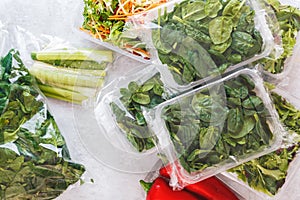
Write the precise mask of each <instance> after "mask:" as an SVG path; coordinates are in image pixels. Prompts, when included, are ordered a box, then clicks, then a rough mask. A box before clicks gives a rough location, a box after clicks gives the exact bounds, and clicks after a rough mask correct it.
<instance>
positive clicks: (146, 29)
mask: <svg viewBox="0 0 300 200" xmlns="http://www.w3.org/2000/svg"><path fill="white" fill-rule="evenodd" d="M183 2H186V1H182V0H174V1H171V2H168V3H166V4H164V5H162V6H160V7H157V8H155V9H152V10H150V11H149V12H147V13H143V14H142V15H137V16H133V17H131V18H130V20H129V21H130V24H131V26H129V27H130V28H131V29H136V32H137V34H138V35H140V38H141V39H142V41H144V42H145V43H146V44H147V45H148V49H149V51H150V54H151V56H152V57H151V58H152V60H153V62H154V63H157V64H159V65H162V66H164V67H163V69H161V70H162V71H163V75H166V74H168V73H169V74H172V75H173V76H172V77H173V80H172V81H173V84H174V85H176V84H177V87H178V88H179V89H180V90H182V91H183V90H188V89H190V88H192V87H194V86H195V85H198V84H202V83H204V82H206V80H207V78H212V77H216V76H220V75H221V74H223V73H224V72H230V71H232V70H235V69H238V68H240V67H242V66H245V65H247V64H249V63H253V62H254V61H257V60H258V59H261V58H264V57H266V56H268V55H269V54H270V53H271V51H272V50H273V47H274V38H273V35H272V32H271V30H270V27H269V26H271V25H270V24H268V23H270V22H271V21H270V20H269V18H267V15H268V12H267V11H266V9H265V8H264V7H263V5H262V4H261V2H260V1H257V0H247V1H245V2H244V3H245V6H246V7H247V8H248V9H250V10H252V11H254V14H253V13H252V14H253V16H251V15H250V14H249V15H248V16H247V17H249V18H251V17H253V18H252V19H253V24H254V27H253V29H251V30H248V32H249V34H248V35H247V37H248V36H250V35H251V34H252V36H250V37H252V39H253V41H259V40H260V39H259V36H257V35H259V34H260V37H261V45H262V46H261V49H260V50H259V51H257V52H256V53H254V54H251V53H249V55H244V56H243V55H241V54H242V53H240V54H239V53H237V52H238V49H237V48H235V46H234V45H235V44H237V43H238V39H237V38H238V37H239V36H237V35H239V34H241V32H243V33H242V34H241V35H243V34H244V33H245V32H246V31H245V30H246V29H244V28H243V27H242V26H239V27H236V28H232V29H230V30H228V32H229V33H230V34H228V35H229V39H228V40H226V38H227V37H225V36H224V38H225V39H224V38H223V40H218V39H219V38H215V36H214V32H217V33H218V30H221V29H220V28H219V27H221V25H220V26H217V25H218V23H219V21H222V20H223V21H222V22H224V23H227V22H226V20H228V21H230V20H231V19H233V18H231V17H228V18H226V17H225V18H224V16H218V15H220V13H222V11H221V10H220V11H219V12H218V14H217V13H216V14H215V15H214V16H213V15H212V16H211V19H208V17H206V18H205V20H206V22H204V21H203V19H200V20H199V23H196V21H193V20H192V19H191V20H190V21H189V20H183V17H185V16H187V17H186V18H188V13H189V9H190V10H192V11H194V12H195V13H197V12H200V11H201V10H200V11H199V10H193V8H192V7H193V6H192V4H190V5H191V6H189V7H188V6H186V7H185V8H186V10H187V11H186V12H187V14H186V15H183V16H180V14H178V13H180V10H178V9H177V10H176V11H174V10H173V9H174V8H178V5H179V4H180V5H181V4H182V3H183ZM197 3H199V2H196V4H197ZM200 3H201V2H200ZM203 4H205V3H204V2H203ZM228 4H230V3H228ZM214 6H216V5H214ZM218 6H219V5H218ZM194 7H197V6H194ZM201 7H203V6H200V5H199V6H198V8H201ZM246 7H243V9H246ZM223 8H224V9H223ZM223 8H222V9H223V10H225V8H226V12H225V11H224V12H225V13H227V12H228V9H229V8H228V7H227V6H224V7H223ZM252 11H251V12H252ZM174 12H175V14H174ZM182 12H183V13H184V12H185V11H184V9H182ZM190 12H191V11H190ZM164 13H168V14H170V13H173V14H174V15H173V16H168V17H170V18H171V17H172V20H169V21H168V22H165V21H164V17H165V16H164ZM244 13H247V12H246V11H245V12H244ZM249 13H250V11H249ZM224 15H225V14H224ZM178 16H179V17H178ZM226 16H230V13H229V14H228V13H227V14H226ZM243 17H245V16H242V17H241V18H243ZM155 20H156V21H157V23H155V22H154V21H155ZM201 20H202V21H201ZM208 21H209V22H208ZM197 22H198V21H197ZM212 22H213V23H212ZM164 23H169V24H167V25H165V24H164ZM175 23H176V24H177V25H176V26H175V25H174V24H175ZM240 23H242V20H241V22H240ZM161 24H163V25H161ZM207 24H211V25H207ZM206 25H207V26H208V27H206ZM213 25H216V27H215V28H214V26H213ZM230 25H232V24H226V26H225V25H224V27H230ZM194 26H199V27H197V29H198V30H199V31H197V32H196V31H194V30H195V29H196V28H195V27H194ZM233 26H235V25H233ZM178 27H182V28H181V29H179V28H178ZM209 27H211V28H209ZM177 29H178V30H177ZM183 29H184V30H185V31H183ZM202 29H203V30H202ZM200 30H202V31H203V32H204V33H206V32H205V31H207V32H209V33H206V34H204V33H201V31H200ZM253 30H255V31H253ZM188 31H190V32H188ZM226 31H227V29H225V30H224V32H226ZM251 31H252V32H251ZM254 32H255V33H256V34H257V35H256V36H254ZM200 33H201V34H202V35H201V34H200ZM258 33H259V34H258ZM193 34H195V35H193ZM197 34H199V35H197ZM216 35H218V34H216ZM231 35H234V36H235V37H234V38H231ZM245 35H246V34H245ZM201 37H206V39H203V40H202V38H201ZM207 37H209V38H207ZM248 38H249V37H248ZM254 38H255V39H254ZM231 39H232V40H234V42H232V41H231ZM206 40H207V41H206ZM209 40H213V42H210V41H209ZM224 40H226V41H225V42H224ZM227 42H228V43H227ZM219 43H220V44H219ZM254 43H255V42H254ZM212 44H213V45H212ZM232 44H233V45H232ZM222 45H223V46H222ZM253 45H254V44H252V47H253ZM257 45H259V44H258V43H257ZM224 46H225V47H224ZM236 46H243V45H236ZM222 47H224V48H222ZM157 48H159V51H158V50H157ZM252 50H253V49H252ZM242 51H243V52H246V47H245V48H244V47H243V50H242ZM245 54H246V53H245ZM165 63H168V65H169V66H168V65H167V64H165ZM170 63H171V64H170ZM191 74H192V75H191ZM168 76H169V75H168ZM170 81H171V80H170Z"/></svg>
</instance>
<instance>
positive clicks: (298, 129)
mask: <svg viewBox="0 0 300 200" xmlns="http://www.w3.org/2000/svg"><path fill="white" fill-rule="evenodd" d="M271 96H272V100H273V103H274V105H275V109H276V111H277V113H278V115H279V118H280V121H281V122H282V123H283V124H284V126H285V127H286V128H287V129H288V130H290V131H292V132H294V133H297V134H299V135H300V110H298V109H297V108H295V106H293V105H292V104H291V103H289V102H288V101H287V100H286V99H285V98H283V97H282V96H280V95H278V94H276V93H275V92H272V93H271Z"/></svg>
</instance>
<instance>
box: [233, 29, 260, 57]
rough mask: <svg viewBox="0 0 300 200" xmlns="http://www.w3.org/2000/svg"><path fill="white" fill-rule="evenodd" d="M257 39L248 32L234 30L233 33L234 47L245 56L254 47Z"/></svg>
mask: <svg viewBox="0 0 300 200" xmlns="http://www.w3.org/2000/svg"><path fill="white" fill-rule="evenodd" d="M255 43H256V40H255V39H254V38H253V37H252V36H251V35H250V34H248V33H246V32H241V31H234V32H233V33H232V45H231V47H232V49H233V50H235V51H236V52H238V53H239V54H241V55H243V56H247V55H248V53H249V52H250V51H251V49H252V48H253V47H254V45H255Z"/></svg>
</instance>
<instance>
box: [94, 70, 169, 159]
mask: <svg viewBox="0 0 300 200" xmlns="http://www.w3.org/2000/svg"><path fill="white" fill-rule="evenodd" d="M140 68H141V70H140V71H138V69H135V70H134V71H132V72H129V73H128V74H127V75H124V76H120V77H119V78H117V79H115V80H114V81H112V82H111V83H110V84H109V85H108V86H107V87H105V88H104V90H103V91H101V93H100V94H99V96H98V99H97V107H96V108H95V115H96V118H97V123H98V125H99V126H101V127H103V129H104V134H105V135H106V137H107V138H108V139H109V140H110V141H111V142H112V144H113V145H114V146H115V147H116V148H118V149H122V150H123V151H128V152H132V153H137V154H138V153H141V154H148V153H152V152H153V151H156V148H155V145H156V137H155V135H154V133H153V132H152V131H151V130H150V129H149V127H148V125H147V123H146V120H145V117H144V112H146V111H147V110H149V109H152V108H153V107H155V106H156V105H158V104H160V103H161V102H163V101H165V100H166V99H168V98H170V97H169V96H170V93H169V92H168V89H167V88H165V85H164V83H163V81H162V80H161V75H160V73H159V71H157V69H156V66H154V65H142V66H140ZM136 70H137V71H138V72H136Z"/></svg>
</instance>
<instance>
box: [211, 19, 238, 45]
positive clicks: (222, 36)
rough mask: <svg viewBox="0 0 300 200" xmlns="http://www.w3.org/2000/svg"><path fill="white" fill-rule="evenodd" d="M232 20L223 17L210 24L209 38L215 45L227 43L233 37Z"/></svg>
mask: <svg viewBox="0 0 300 200" xmlns="http://www.w3.org/2000/svg"><path fill="white" fill-rule="evenodd" d="M232 28H233V26H232V21H231V18H229V17H225V16H221V17H216V18H214V19H213V20H211V21H210V22H209V36H210V38H211V40H212V42H213V43H214V44H216V45H217V44H222V43H225V42H226V41H227V40H229V39H230V37H231V32H232Z"/></svg>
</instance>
